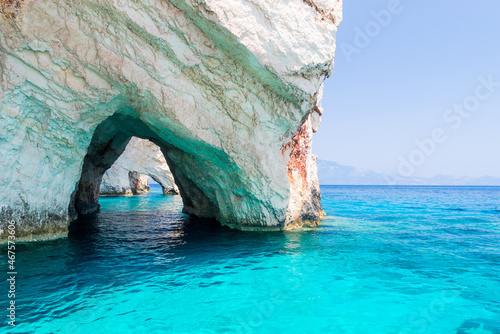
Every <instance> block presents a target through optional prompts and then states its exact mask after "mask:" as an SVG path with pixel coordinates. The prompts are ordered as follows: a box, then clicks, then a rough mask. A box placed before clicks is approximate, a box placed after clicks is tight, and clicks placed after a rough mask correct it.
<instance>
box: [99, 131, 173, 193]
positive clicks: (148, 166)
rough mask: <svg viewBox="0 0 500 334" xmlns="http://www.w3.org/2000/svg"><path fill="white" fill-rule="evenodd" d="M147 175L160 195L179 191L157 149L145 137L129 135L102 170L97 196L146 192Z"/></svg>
mask: <svg viewBox="0 0 500 334" xmlns="http://www.w3.org/2000/svg"><path fill="white" fill-rule="evenodd" d="M149 177H151V178H152V179H153V180H154V181H156V182H157V183H158V184H160V186H161V187H162V190H163V194H164V195H169V194H178V193H179V188H177V185H176V184H175V180H174V177H173V175H172V173H171V172H170V169H169V168H168V164H167V161H166V160H165V157H164V156H163V153H162V152H161V149H160V148H159V147H158V146H156V145H155V144H154V143H152V142H151V141H149V140H147V139H140V138H137V137H133V138H132V139H131V140H130V142H129V143H128V145H127V147H126V148H125V151H124V152H123V153H122V155H120V157H119V158H118V159H117V160H116V161H115V163H114V164H113V165H112V166H111V167H110V168H109V169H108V170H107V171H106V172H105V174H104V176H103V179H102V182H101V186H100V189H99V192H100V194H101V195H103V194H104V195H132V194H136V193H140V192H144V191H148V190H149V179H148V178H149Z"/></svg>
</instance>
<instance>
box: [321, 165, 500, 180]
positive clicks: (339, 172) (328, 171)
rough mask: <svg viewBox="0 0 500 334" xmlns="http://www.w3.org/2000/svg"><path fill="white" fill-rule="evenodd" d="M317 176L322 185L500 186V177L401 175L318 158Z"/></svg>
mask: <svg viewBox="0 0 500 334" xmlns="http://www.w3.org/2000/svg"><path fill="white" fill-rule="evenodd" d="M318 177H319V183H320V184H322V185H443V186H444V185H449V186H500V178H498V177H492V176H483V177H478V178H473V177H469V176H450V175H436V176H433V177H431V178H421V177H402V176H399V175H397V174H391V173H376V172H374V171H371V170H364V169H357V168H355V167H351V166H342V165H339V164H338V163H336V162H333V161H327V160H318Z"/></svg>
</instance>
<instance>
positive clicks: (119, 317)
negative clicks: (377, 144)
mask: <svg viewBox="0 0 500 334" xmlns="http://www.w3.org/2000/svg"><path fill="white" fill-rule="evenodd" d="M321 190H322V195H323V199H322V201H323V206H324V209H325V211H326V213H327V214H328V215H329V217H328V218H327V219H325V220H324V221H323V222H322V224H321V226H320V227H318V228H314V229H303V230H298V231H286V232H264V233H258V232H239V231H234V230H230V229H227V228H222V227H220V226H218V224H217V223H215V222H213V221H209V220H193V219H190V218H188V217H187V216H185V215H183V214H181V213H180V210H181V207H182V202H181V199H180V198H179V197H178V196H162V195H161V192H160V190H159V189H158V188H154V189H153V191H152V192H151V193H150V194H148V195H143V196H135V197H114V198H111V197H108V198H102V199H101V205H102V210H101V212H100V213H99V214H97V215H96V216H95V217H93V218H87V219H82V220H81V221H79V222H78V223H77V224H75V225H73V226H72V228H71V231H70V235H69V237H68V238H67V239H61V240H56V241H51V242H42V243H36V244H23V245H20V246H18V248H17V269H18V273H19V275H18V279H17V294H16V297H17V298H16V303H17V305H18V308H17V322H18V325H17V326H16V327H15V328H14V329H12V328H8V327H7V325H6V322H5V325H4V326H3V327H2V331H3V332H7V331H8V332H11V333H71V334H77V333H91V334H98V333H273V334H276V333H500V188H497V187H373V186H370V187H364V186H325V187H322V189H321ZM5 253H6V251H5V247H2V255H1V256H2V257H1V261H2V262H3V263H6V261H7V260H6V258H5ZM4 287H5V288H4V291H6V290H7V288H6V285H4ZM2 294H3V293H2ZM4 295H5V298H3V300H4V301H6V300H7V298H6V294H4ZM4 304H5V305H4V306H6V305H7V304H6V303H4ZM4 309H5V308H4ZM4 312H5V313H6V311H4ZM4 318H6V317H5V316H4Z"/></svg>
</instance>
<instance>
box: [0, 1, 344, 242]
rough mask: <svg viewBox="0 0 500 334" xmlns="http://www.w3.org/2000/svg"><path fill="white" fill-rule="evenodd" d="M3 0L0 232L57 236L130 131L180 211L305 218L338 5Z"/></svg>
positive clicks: (247, 226) (265, 220) (88, 205)
mask: <svg viewBox="0 0 500 334" xmlns="http://www.w3.org/2000/svg"><path fill="white" fill-rule="evenodd" d="M16 3H20V4H21V5H19V6H16V7H15V15H14V14H12V13H11V12H8V13H7V12H5V11H4V10H3V9H2V12H0V16H1V15H2V14H3V15H4V17H1V18H0V76H1V78H2V79H1V86H0V100H1V106H0V108H1V113H0V117H1V118H0V122H1V123H0V127H1V128H2V136H1V137H0V156H1V157H2V159H1V160H0V169H1V170H2V171H3V173H2V174H1V176H0V177H1V178H0V221H1V224H2V230H3V231H5V225H6V223H7V222H8V221H10V220H15V221H16V222H17V224H18V228H17V233H18V240H40V239H52V238H57V237H61V236H65V235H67V226H68V223H69V221H70V220H71V219H74V218H75V217H76V215H77V214H78V213H82V214H83V213H90V212H93V211H95V210H97V209H98V195H99V194H98V191H99V183H100V179H101V178H102V175H103V174H104V172H105V171H106V170H107V169H108V168H109V167H110V166H111V165H112V164H113V162H114V161H115V160H116V159H117V158H118V156H119V155H120V154H121V153H122V152H123V150H124V149H125V147H126V145H127V143H128V141H129V140H130V138H131V137H132V136H137V137H140V138H145V139H151V140H152V141H153V142H154V143H155V144H157V145H158V146H159V147H160V148H161V150H162V152H163V153H164V155H165V158H166V160H167V162H168V164H169V166H170V169H171V171H172V173H173V175H174V177H175V179H176V182H177V184H178V186H179V190H180V193H181V196H182V198H183V202H184V209H183V210H184V212H186V213H188V214H193V215H197V216H201V217H213V218H216V219H218V220H219V221H220V222H221V223H222V224H224V225H227V226H231V227H235V228H239V229H242V230H253V229H259V230H268V229H286V228H291V227H295V226H302V225H315V224H317V223H318V221H319V218H320V216H321V215H322V210H321V205H320V202H319V190H318V186H317V181H316V180H315V162H314V157H313V156H312V154H311V138H312V131H313V128H316V126H317V123H318V120H319V114H320V113H321V107H320V99H321V87H322V82H323V80H324V79H325V78H326V77H327V76H328V75H330V73H331V70H332V66H333V55H334V51H335V45H334V42H335V34H336V31H337V26H338V24H339V22H340V19H341V2H340V1H338V0H330V1H321V2H317V1H314V0H311V1H309V0H308V1H303V0H292V1H287V2H273V3H269V2H267V1H264V0H263V1H257V3H255V2H246V1H243V0H236V1H233V2H230V3H228V2H225V1H216V0H202V1H198V0H196V1H191V0H172V1H160V0H146V1H140V2H137V1H132V0H121V1H114V0H112V1H103V0H96V1H92V2H79V1H73V0H24V1H20V0H18V1H16ZM9 10H10V9H9ZM268 17H273V20H269V19H266V18H268ZM0 232H1V231H0ZM5 237H6V235H5V233H1V234H0V239H1V240H2V241H5Z"/></svg>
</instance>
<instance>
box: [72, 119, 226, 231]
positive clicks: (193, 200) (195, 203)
mask: <svg viewBox="0 0 500 334" xmlns="http://www.w3.org/2000/svg"><path fill="white" fill-rule="evenodd" d="M133 138H140V139H145V140H148V141H150V142H152V143H153V144H155V145H157V146H158V147H159V149H160V150H161V153H162V154H163V157H164V158H165V161H166V164H167V165H168V168H169V169H170V172H171V173H172V175H173V179H174V180H175V185H176V187H177V191H178V193H179V194H180V195H181V197H182V202H183V210H182V212H183V213H187V214H190V215H193V216H197V217H202V218H216V216H217V207H216V206H215V205H214V203H213V202H212V201H211V200H210V199H209V197H208V196H207V195H206V194H205V192H203V191H202V190H201V189H199V187H197V186H196V184H195V183H194V182H193V181H192V180H191V178H190V176H189V175H186V174H187V173H186V170H188V169H189V168H187V167H186V166H182V164H179V163H178V162H179V159H177V161H176V162H175V163H174V162H173V161H172V159H171V158H170V156H174V157H179V156H180V157H186V156H187V157H188V156H189V155H188V154H186V152H183V151H182V150H180V149H179V148H178V147H176V146H174V145H172V144H171V143H170V142H169V140H168V136H166V135H165V134H164V133H163V134H162V135H158V134H157V133H156V132H155V131H153V130H152V129H151V128H150V127H149V126H148V125H147V124H146V123H145V122H144V121H142V120H141V119H140V118H139V117H134V116H130V115H128V114H121V113H115V114H114V115H112V116H110V117H108V118H107V119H105V120H104V121H102V122H101V123H100V124H99V125H98V126H97V128H96V129H95V131H94V134H93V137H92V140H91V142H90V145H89V147H88V150H87V154H86V155H85V157H84V161H83V166H82V169H81V174H80V179H79V181H78V182H77V184H76V186H75V190H74V191H73V193H72V195H71V199H70V204H69V208H68V210H69V216H70V220H71V221H72V222H73V221H76V220H77V219H78V217H79V216H81V215H89V214H93V213H95V212H98V211H99V209H100V205H99V197H100V189H101V184H102V180H103V177H104V175H105V173H106V171H108V170H109V169H110V168H111V167H112V166H113V164H114V163H115V162H116V161H117V160H118V159H119V157H120V156H121V155H122V154H123V152H124V151H125V149H126V147H127V145H128V144H129V143H130V141H131V140H132V139H133ZM172 139H174V138H172ZM172 141H173V140H172ZM153 179H155V178H153ZM158 181H159V180H158V179H157V178H156V182H158ZM158 183H160V182H158Z"/></svg>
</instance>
